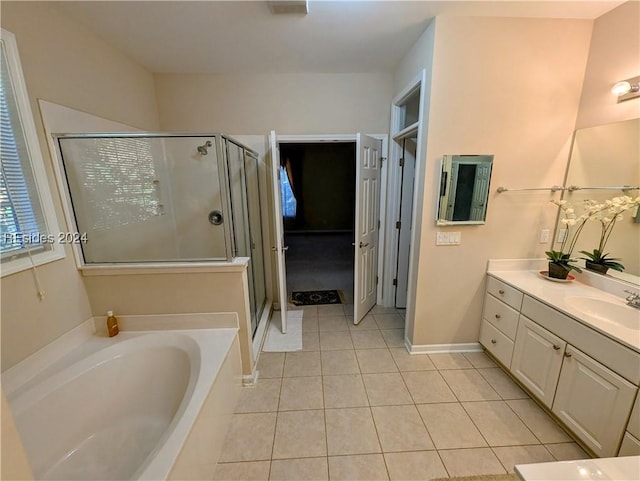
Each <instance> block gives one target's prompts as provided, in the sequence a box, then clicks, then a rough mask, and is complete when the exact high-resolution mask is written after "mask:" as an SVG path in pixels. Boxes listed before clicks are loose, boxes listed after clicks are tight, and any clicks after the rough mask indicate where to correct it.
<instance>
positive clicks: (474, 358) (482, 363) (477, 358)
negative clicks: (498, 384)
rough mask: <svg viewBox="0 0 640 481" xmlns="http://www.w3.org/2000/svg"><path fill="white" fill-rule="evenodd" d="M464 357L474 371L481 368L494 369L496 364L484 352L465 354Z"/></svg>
mask: <svg viewBox="0 0 640 481" xmlns="http://www.w3.org/2000/svg"><path fill="white" fill-rule="evenodd" d="M463 355H464V357H465V358H466V359H467V361H469V362H470V363H471V365H472V366H473V367H475V368H476V369H479V368H483V367H496V363H495V362H493V360H492V359H491V358H490V357H489V356H487V355H486V354H485V353H484V352H465V353H463Z"/></svg>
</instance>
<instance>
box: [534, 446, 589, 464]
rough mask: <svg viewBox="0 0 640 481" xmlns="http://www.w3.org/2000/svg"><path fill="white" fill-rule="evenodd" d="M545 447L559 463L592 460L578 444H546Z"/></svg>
mask: <svg viewBox="0 0 640 481" xmlns="http://www.w3.org/2000/svg"><path fill="white" fill-rule="evenodd" d="M544 446H545V447H546V448H547V450H548V451H549V452H550V453H551V455H552V456H553V457H554V458H556V460H558V461H573V460H575V459H589V458H590V456H589V455H588V454H587V453H586V452H585V451H584V450H583V449H582V448H581V447H580V446H578V445H577V444H576V443H559V444H545V445H544Z"/></svg>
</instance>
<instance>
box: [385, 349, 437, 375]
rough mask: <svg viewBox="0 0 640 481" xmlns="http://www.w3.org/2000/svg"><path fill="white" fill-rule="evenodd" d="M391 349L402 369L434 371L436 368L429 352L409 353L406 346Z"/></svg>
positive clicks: (394, 358) (399, 367)
mask: <svg viewBox="0 0 640 481" xmlns="http://www.w3.org/2000/svg"><path fill="white" fill-rule="evenodd" d="M389 351H390V352H391V355H392V356H393V360H394V361H395V362H396V365H397V366H398V369H400V370H401V371H433V370H435V368H436V366H435V365H434V364H433V363H432V362H431V358H429V356H428V355H427V354H409V353H408V352H407V350H406V349H405V348H404V347H395V348H393V349H389Z"/></svg>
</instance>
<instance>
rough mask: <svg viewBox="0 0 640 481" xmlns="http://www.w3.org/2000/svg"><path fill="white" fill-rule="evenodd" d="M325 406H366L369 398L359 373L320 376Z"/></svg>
mask: <svg viewBox="0 0 640 481" xmlns="http://www.w3.org/2000/svg"><path fill="white" fill-rule="evenodd" d="M322 383H323V386H324V404H325V407H326V408H350V407H362V406H368V405H369V400H368V398H367V393H366V392H365V389H364V382H363V381H362V376H361V375H360V374H345V375H340V376H322Z"/></svg>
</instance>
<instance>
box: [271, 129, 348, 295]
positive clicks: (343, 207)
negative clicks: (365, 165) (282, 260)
mask: <svg viewBox="0 0 640 481" xmlns="http://www.w3.org/2000/svg"><path fill="white" fill-rule="evenodd" d="M355 183H356V143H355V142H348V141H345V142H305V143H293V142H291V143H288V142H287V143H280V190H281V196H282V200H281V202H282V216H283V225H284V238H285V240H284V242H285V245H287V246H288V247H289V249H288V251H287V259H286V279H287V298H288V299H291V294H292V292H305V291H306V292H308V291H327V290H337V291H339V293H340V297H341V299H342V302H343V303H344V304H353V287H354V255H353V252H354V248H353V242H354V223H355V195H356V189H355Z"/></svg>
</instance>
